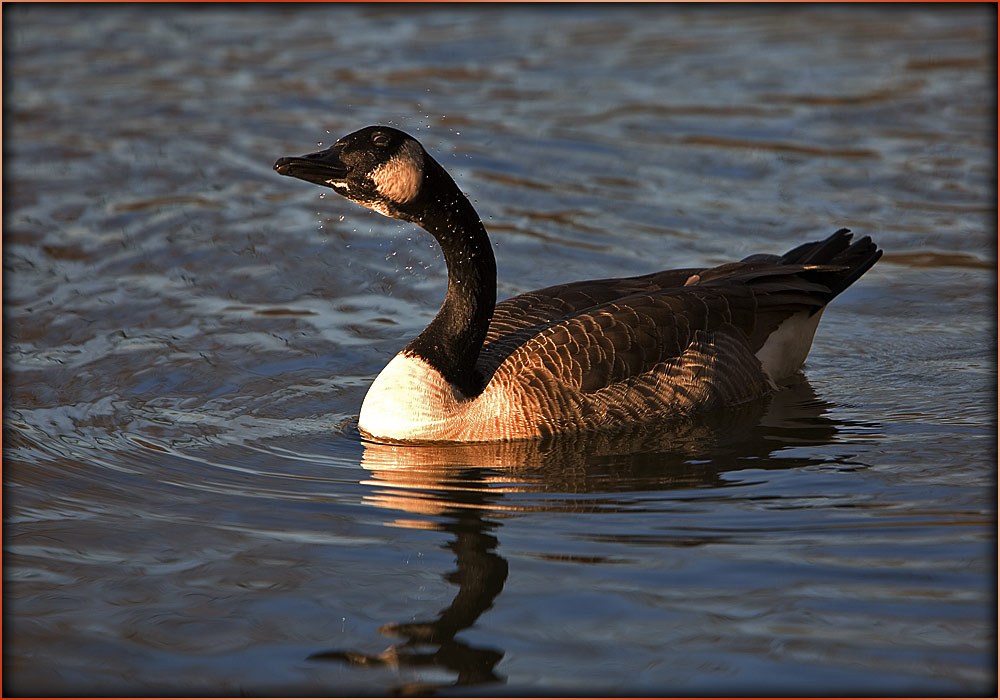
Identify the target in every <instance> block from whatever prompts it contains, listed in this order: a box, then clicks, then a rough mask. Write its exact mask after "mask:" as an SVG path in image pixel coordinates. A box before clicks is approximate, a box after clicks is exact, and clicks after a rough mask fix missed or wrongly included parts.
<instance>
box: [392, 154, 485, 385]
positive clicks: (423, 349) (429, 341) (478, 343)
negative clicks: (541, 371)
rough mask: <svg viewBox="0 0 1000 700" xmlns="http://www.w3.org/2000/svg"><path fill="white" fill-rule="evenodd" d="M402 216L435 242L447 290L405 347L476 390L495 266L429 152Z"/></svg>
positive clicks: (470, 215)
mask: <svg viewBox="0 0 1000 700" xmlns="http://www.w3.org/2000/svg"><path fill="white" fill-rule="evenodd" d="M407 210H408V212H407V214H406V215H405V216H404V217H401V218H405V219H407V220H410V221H412V222H414V223H416V224H417V225H418V226H420V227H421V228H423V229H424V230H426V231H427V232H428V233H430V234H431V235H432V236H434V238H435V239H437V242H438V244H439V245H440V246H441V252H442V253H444V260H445V264H446V265H447V266H448V293H447V295H446V296H445V299H444V304H442V305H441V310H440V311H438V314H437V316H435V317H434V320H433V321H431V322H430V324H429V325H428V326H427V328H425V329H424V331H423V332H422V333H421V334H420V335H419V336H417V338H416V339H415V340H414V341H413V342H411V343H410V344H409V345H407V346H406V350H405V351H404V352H405V353H406V354H407V355H416V356H418V357H420V358H421V359H423V360H424V361H425V362H427V363H428V364H429V365H431V366H432V367H434V368H435V369H436V370H438V371H439V372H440V373H441V374H442V376H443V377H444V378H445V379H446V380H448V381H449V382H451V383H452V384H454V385H455V386H457V387H458V388H459V389H460V390H461V391H462V393H464V394H465V395H466V396H473V395H476V394H478V393H479V392H480V391H482V388H483V378H482V377H481V376H479V374H478V373H477V372H476V370H475V366H476V360H477V358H478V357H479V351H480V350H481V349H482V347H483V340H484V339H485V338H486V330H487V329H488V328H489V325H490V319H491V318H492V317H493V309H494V307H495V306H496V296H497V266H496V260H495V259H494V257H493V249H492V248H491V247H490V240H489V238H488V237H487V235H486V228H485V227H484V226H483V222H482V221H481V220H480V219H479V215H478V214H477V213H476V210H475V209H474V208H473V207H472V204H471V203H470V202H469V200H468V199H466V197H465V195H463V194H462V192H461V191H460V190H459V189H458V186H457V185H456V184H455V181H454V180H452V179H451V176H449V175H448V173H446V172H445V170H444V168H442V167H441V166H440V165H438V163H436V162H435V161H434V160H433V159H431V158H430V156H427V160H426V163H425V168H424V183H423V185H422V187H421V194H420V196H418V198H417V200H416V201H414V202H413V203H412V204H410V205H408V206H407Z"/></svg>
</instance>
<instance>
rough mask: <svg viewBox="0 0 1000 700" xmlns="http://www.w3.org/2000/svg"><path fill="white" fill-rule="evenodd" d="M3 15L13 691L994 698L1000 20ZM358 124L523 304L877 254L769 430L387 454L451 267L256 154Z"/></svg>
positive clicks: (722, 423) (75, 11)
mask: <svg viewBox="0 0 1000 700" xmlns="http://www.w3.org/2000/svg"><path fill="white" fill-rule="evenodd" d="M3 20H4V40H5V41H4V55H3V58H4V63H3V65H4V78H5V88H6V91H5V95H4V96H5V100H4V110H5V111H4V128H5V134H4V136H5V139H4V148H5V150H4V166H5V167H4V211H3V217H4V219H3V225H4V226H3V233H4V235H3V264H4V275H3V300H4V322H5V324H4V330H5V335H4V383H3V392H4V393H3V402H4V403H3V418H4V455H5V461H4V505H5V509H4V517H5V528H4V534H5V538H4V548H5V550H4V552H5V553H4V562H3V563H4V568H3V571H4V593H5V605H4V622H5V626H4V643H5V645H4V652H5V669H4V671H5V672H4V691H5V694H7V695H14V694H40V693H41V694H55V695H85V694H130V695H155V694H163V695H183V694H205V695H241V694H243V695H267V694H278V695H293V696H294V695H387V694H395V693H406V694H418V695H427V694H435V693H438V694H455V695H469V694H487V695H504V694H531V693H535V694H559V693H569V694H574V695H579V694H600V695H618V694H629V693H632V694H656V695H669V694H680V695H684V694H712V693H715V694H726V695H733V694H753V693H769V694H775V693H790V694H798V695H814V694H819V695H830V694H833V695H836V694H855V693H869V694H887V695H893V694H897V695H898V694H902V695H909V694H940V695H965V694H975V695H993V694H995V692H996V639H997V637H996V622H995V620H996V597H995V591H996V444H997V442H996V406H997V403H996V386H997V384H996V382H997V374H996V356H997V355H996V168H995V165H996V150H995V148H996V144H995V133H996V130H995V126H996V99H995V95H996V90H995V86H996V75H995V66H996V57H995V40H996V31H995V30H996V9H995V7H992V6H988V5H987V6H948V7H938V6H917V7H884V8H882V7H865V6H861V7H856V6H849V7H848V6H817V7H796V8H785V7H783V8H781V9H776V8H766V7H765V8H757V7H729V6H725V7H715V6H709V7H702V6H690V7H689V6H645V5H642V6H620V7H619V6H602V5H598V6H574V7H572V8H570V7H563V6H542V7H535V6H531V7H522V6H472V7H461V6H460V7H452V6H448V7H424V6H397V5H363V6H361V5H359V6H352V5H347V6H343V5H331V6H325V5H308V6H298V5H288V6H285V5H283V6H273V7H272V6H261V7H258V6H253V7H239V8H236V7H228V6H160V5H143V6H127V5H126V6H87V7H85V8H84V7H75V6H60V5H42V6H33V5H11V6H8V7H5V8H4V13H3ZM370 123H388V124H392V125H395V126H397V127H399V128H402V129H404V130H407V131H409V132H410V133H412V134H414V135H415V136H417V137H418V138H419V139H420V140H421V141H422V142H423V143H424V144H425V145H426V146H427V148H428V149H429V150H430V151H431V152H432V153H433V154H434V155H435V157H436V158H438V159H439V160H440V161H441V162H442V163H443V164H444V165H445V166H446V167H447V168H448V169H449V170H450V171H451V172H452V173H453V174H454V175H455V177H456V179H457V181H458V183H459V184H460V186H461V187H462V188H463V189H464V190H465V191H466V192H467V193H468V194H469V196H470V198H471V199H472V200H473V201H474V203H475V205H476V207H477V208H478V210H479V212H480V214H481V215H482V217H483V219H484V221H485V222H486V224H487V227H488V229H489V230H490V232H491V235H492V239H493V243H494V249H495V253H496V257H497V262H498V267H499V271H500V290H501V295H502V296H509V295H511V294H514V293H517V292H521V291H526V290H529V289H532V288H536V287H541V286H546V285H549V284H553V283H555V282H559V281H570V280H574V279H585V278H593V277H611V276H619V275H633V274H639V273H643V272H649V271H653V270H656V269H661V268H665V267H680V266H688V265H705V264H716V263H721V262H724V261H727V260H732V259H739V258H742V257H745V256H746V255H748V254H750V253H754V252H782V251H785V250H787V249H789V248H791V247H793V246H795V245H797V244H798V243H800V242H802V241H804V240H814V239H816V238H818V237H820V236H825V235H827V234H829V233H830V232H832V231H833V230H835V229H836V228H839V227H841V226H847V227H850V228H851V229H853V230H855V231H856V232H858V234H859V235H871V236H873V237H874V238H875V239H876V240H877V241H878V243H879V244H880V245H881V246H882V247H883V248H884V249H885V251H886V253H885V257H884V258H883V259H882V261H881V262H880V263H879V264H878V265H877V266H876V267H875V268H874V269H873V270H872V271H871V272H869V273H868V274H867V275H865V277H864V278H863V279H862V280H861V281H859V282H858V283H857V284H856V285H855V286H853V287H852V288H851V289H850V290H848V291H847V292H846V293H844V294H843V295H842V296H841V297H839V298H838V299H837V301H836V302H835V303H834V304H833V305H832V306H831V307H830V309H828V311H827V312H826V314H825V316H824V319H823V323H822V324H821V326H820V330H819V333H818V335H817V338H816V342H815V344H814V347H813V351H812V354H811V355H810V358H809V360H808V362H807V364H806V367H805V370H804V373H803V376H802V378H801V380H800V381H799V383H798V384H797V385H796V386H795V387H793V388H792V389H790V390H788V391H785V392H782V393H780V394H778V395H776V396H775V397H773V399H772V401H771V402H770V403H766V404H762V405H760V406H755V407H753V408H752V409H751V410H748V411H745V412H741V413H738V414H733V415H726V416H717V417H714V418H713V419H712V420H705V421H698V422H696V423H692V424H685V425H681V426H676V425H674V426H661V427H659V428H655V429H648V430H643V431H635V432H634V433H633V434H627V435H621V436H616V437H615V438H614V439H610V438H608V439H600V440H598V439H589V440H583V439H576V438H571V439H557V440H551V441H545V442H541V443H528V444H518V445H506V446H503V445H501V446H489V445H485V446H455V447H450V448H440V447H438V448H433V447H424V448H414V447H410V448H399V447H397V448H389V447H385V446H378V445H372V444H368V443H366V442H364V441H362V440H361V439H360V437H359V435H358V433H357V429H356V418H357V414H358V410H359V407H360V404H361V400H362V398H363V397H364V394H365V391H366V389H367V386H368V384H369V383H370V381H371V379H372V378H373V377H374V375H375V374H376V373H377V372H378V371H379V370H380V369H381V368H382V366H384V364H385V363H386V362H387V361H388V359H389V358H390V357H391V356H392V355H393V354H394V353H395V352H396V351H397V350H398V349H399V348H401V347H402V346H403V345H405V343H406V342H407V340H408V339H409V338H411V337H413V335H415V334H416V333H417V332H419V330H420V329H421V328H422V327H423V325H424V324H425V323H426V322H427V321H429V320H430V318H432V317H433V314H434V313H435V311H436V309H437V305H438V304H439V303H440V301H441V297H442V295H443V289H444V279H445V268H444V263H443V260H442V258H441V256H440V253H439V252H438V250H437V249H436V248H435V246H434V245H433V243H432V241H431V240H430V239H429V238H428V237H427V236H425V235H424V234H423V233H422V232H421V231H419V230H417V229H413V228H412V227H409V226H407V225H403V224H400V223H398V222H396V221H392V220H389V219H386V218H384V217H380V216H379V215H377V214H375V213H372V212H369V211H367V210H363V209H361V208H359V207H356V206H354V205H351V204H350V203H348V202H346V201H344V200H342V199H340V198H339V197H336V196H334V195H333V194H330V195H329V196H327V197H322V196H321V195H320V190H319V189H318V188H314V187H311V186H308V185H306V184H305V183H302V182H296V181H293V180H290V179H288V178H281V177H278V176H277V175H276V174H274V173H273V172H272V170H271V165H272V163H273V162H274V160H275V158H277V157H278V156H282V155H290V154H298V153H305V152H308V151H310V150H313V149H315V147H316V146H317V144H320V143H325V144H329V143H331V142H332V141H334V140H335V139H336V138H338V137H339V136H341V135H343V134H345V133H347V132H349V131H353V130H355V129H357V128H359V127H361V126H364V125H367V124H370Z"/></svg>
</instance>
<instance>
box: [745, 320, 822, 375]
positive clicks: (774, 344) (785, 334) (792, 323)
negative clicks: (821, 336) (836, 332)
mask: <svg viewBox="0 0 1000 700" xmlns="http://www.w3.org/2000/svg"><path fill="white" fill-rule="evenodd" d="M822 315H823V310H822V309H820V310H819V311H817V312H816V313H814V314H813V315H811V316H810V315H809V312H808V311H800V312H798V313H797V314H793V315H791V316H789V317H788V318H787V319H785V321H784V322H783V323H782V324H781V325H780V326H778V327H777V328H776V329H775V330H774V332H773V333H771V335H769V336H768V338H767V340H766V341H764V345H763V346H762V347H761V349H760V350H758V351H757V359H758V360H760V364H761V366H762V367H763V368H764V371H765V372H766V373H767V376H768V377H769V378H770V379H771V381H772V382H780V381H781V380H783V379H787V378H788V377H790V376H792V375H793V374H795V373H796V372H798V371H799V368H800V367H802V363H803V362H805V361H806V355H808V354H809V348H811V347H812V342H813V336H814V335H815V334H816V326H818V325H819V319H820V316H822Z"/></svg>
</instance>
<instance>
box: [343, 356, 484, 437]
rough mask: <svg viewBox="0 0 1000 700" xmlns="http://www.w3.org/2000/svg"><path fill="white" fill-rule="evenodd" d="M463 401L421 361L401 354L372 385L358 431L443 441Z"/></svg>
mask: <svg viewBox="0 0 1000 700" xmlns="http://www.w3.org/2000/svg"><path fill="white" fill-rule="evenodd" d="M463 398H464V397H463V396H462V392H461V391H459V390H458V389H457V388H456V387H455V386H454V385H452V384H451V383H450V382H447V381H445V379H444V377H442V376H441V374H440V373H439V372H438V371H437V370H435V369H434V368H432V367H431V366H430V365H428V364H427V363H426V362H424V361H423V360H422V359H420V358H419V357H407V356H405V355H403V354H399V355H396V356H395V357H394V358H392V361H391V362H390V363H389V364H388V365H386V366H385V369H383V370H382V371H381V372H380V373H379V375H378V376H377V377H376V378H375V381H374V382H372V386H371V388H370V389H369V390H368V394H367V395H366V396H365V400H364V403H363V404H361V416H360V418H359V419H358V427H359V428H361V430H362V431H364V432H365V433H368V434H369V435H371V436H372V437H382V438H392V439H395V440H413V439H418V438H419V439H433V438H434V437H435V436H436V435H441V436H442V437H443V436H444V435H445V434H447V433H448V432H449V430H448V428H449V422H450V421H453V420H454V418H455V416H456V414H457V413H458V411H459V402H460V401H461V400H462V399H463Z"/></svg>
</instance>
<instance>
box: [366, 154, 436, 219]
mask: <svg viewBox="0 0 1000 700" xmlns="http://www.w3.org/2000/svg"><path fill="white" fill-rule="evenodd" d="M368 176H369V177H370V178H371V180H372V182H374V183H375V190H376V191H377V192H378V193H379V194H380V195H382V196H383V197H385V198H386V199H389V200H391V201H393V202H396V203H398V204H404V203H406V202H409V201H410V200H411V199H413V198H414V197H416V196H417V193H418V192H420V183H421V181H422V180H423V176H424V154H423V152H422V151H421V149H420V146H419V145H418V144H417V142H416V141H407V142H406V143H405V144H403V147H402V148H400V149H399V153H397V154H396V155H394V156H393V157H392V158H391V159H390V160H389V162H387V163H384V164H382V165H380V166H378V167H377V168H375V169H374V170H372V171H371V173H369V174H368Z"/></svg>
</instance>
